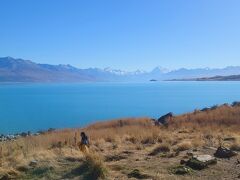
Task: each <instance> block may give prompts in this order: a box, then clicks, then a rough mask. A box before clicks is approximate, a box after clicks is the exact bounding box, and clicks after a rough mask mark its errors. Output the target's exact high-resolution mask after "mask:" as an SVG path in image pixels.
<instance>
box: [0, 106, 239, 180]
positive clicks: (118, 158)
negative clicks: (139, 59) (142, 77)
mask: <svg viewBox="0 0 240 180" xmlns="http://www.w3.org/2000/svg"><path fill="white" fill-rule="evenodd" d="M239 129H240V107H239V106H235V107H232V106H227V105H223V106H220V107H218V108H213V109H212V110H207V111H204V112H202V111H194V112H193V113H188V114H184V115H180V116H176V117H174V119H173V120H172V121H171V122H170V125H169V127H168V128H164V127H156V126H154V125H153V124H152V121H151V120H150V119H148V118H138V119H124V120H114V121H106V122H99V123H95V124H92V125H89V126H88V127H86V128H84V129H65V130H59V131H56V132H52V133H47V134H44V135H40V136H36V137H27V138H22V139H18V140H17V141H12V142H5V143H1V144H0V165H1V166H0V174H2V175H4V174H5V175H6V174H7V175H8V176H9V177H18V179H19V178H20V177H21V178H22V179H41V178H43V179H44V178H45V179H61V178H62V179H64V178H65V179H66V178H68V179H89V178H92V179H96V177H97V176H101V177H104V176H107V177H108V178H109V179H113V178H118V179H127V178H129V174H130V173H131V172H132V171H133V170H134V169H138V170H139V171H134V173H135V175H138V177H139V178H140V177H142V178H148V177H149V178H152V179H160V178H161V179H176V178H178V179H192V178H194V179H202V178H203V177H205V178H206V177H207V178H208V179H216V178H222V177H225V178H227V179H234V178H236V177H237V176H238V173H239V170H240V169H239V166H237V165H236V161H237V158H239V156H237V157H234V158H232V159H230V160H219V162H218V163H217V165H214V166H211V167H210V168H208V169H206V170H203V171H194V172H193V173H192V174H190V175H186V176H176V175H173V174H172V173H171V172H170V169H171V168H172V167H175V166H177V165H179V162H180V160H181V159H183V158H186V157H187V153H186V152H187V151H188V150H190V149H196V150H197V153H199V154H202V153H207V154H210V155H212V154H213V153H214V150H213V149H212V147H218V146H219V144H223V145H224V146H228V147H231V148H233V149H235V150H239V148H240V131H239ZM83 130H84V131H86V133H87V134H88V135H89V137H90V139H91V148H90V152H91V153H90V155H84V154H83V153H82V152H80V151H79V149H78V147H77V146H76V142H75V140H74V137H75V136H76V137H77V139H76V140H77V142H78V141H79V140H80V139H79V134H80V132H81V131H83ZM32 160H37V164H36V165H35V166H34V167H32V166H29V162H30V161H32ZM96 172H97V174H96ZM136 172H137V173H136ZM0 177H1V176H0Z"/></svg>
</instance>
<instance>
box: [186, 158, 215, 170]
mask: <svg viewBox="0 0 240 180" xmlns="http://www.w3.org/2000/svg"><path fill="white" fill-rule="evenodd" d="M216 163H217V160H216V159H215V158H214V157H212V156H210V155H207V154H205V155H195V156H193V157H192V158H191V159H189V160H188V161H187V162H186V165H187V166H189V167H191V168H192V169H195V170H201V169H204V168H206V167H207V166H208V165H210V164H216Z"/></svg>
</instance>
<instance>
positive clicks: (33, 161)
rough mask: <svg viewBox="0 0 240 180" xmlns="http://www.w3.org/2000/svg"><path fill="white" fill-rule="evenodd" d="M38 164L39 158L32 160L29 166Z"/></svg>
mask: <svg viewBox="0 0 240 180" xmlns="http://www.w3.org/2000/svg"><path fill="white" fill-rule="evenodd" d="M37 164H38V161H37V160H32V161H30V163H29V166H37Z"/></svg>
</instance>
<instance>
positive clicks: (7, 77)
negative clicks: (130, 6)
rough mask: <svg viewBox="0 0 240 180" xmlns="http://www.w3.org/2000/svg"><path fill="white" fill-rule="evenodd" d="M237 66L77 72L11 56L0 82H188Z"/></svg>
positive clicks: (236, 70)
mask: <svg viewBox="0 0 240 180" xmlns="http://www.w3.org/2000/svg"><path fill="white" fill-rule="evenodd" d="M239 74H240V66H229V67H226V68H222V69H221V68H215V69H210V68H197V69H186V68H181V69H177V70H171V71H170V70H168V69H165V68H162V67H156V68H154V69H153V70H152V71H143V70H136V71H133V72H128V71H123V70H116V69H112V68H109V67H108V68H105V69H100V68H87V69H80V68H76V67H73V66H71V65H62V64H60V65H50V64H39V63H35V62H33V61H30V60H23V59H15V58H12V57H2V58H0V82H103V81H106V82H109V81H111V82H112V81H135V82H140V81H149V80H150V79H156V80H167V79H191V78H202V77H213V76H230V75H239Z"/></svg>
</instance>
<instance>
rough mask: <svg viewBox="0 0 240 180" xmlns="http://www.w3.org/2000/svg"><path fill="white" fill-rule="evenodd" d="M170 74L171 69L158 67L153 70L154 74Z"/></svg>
mask: <svg viewBox="0 0 240 180" xmlns="http://www.w3.org/2000/svg"><path fill="white" fill-rule="evenodd" d="M168 72H170V70H169V69H167V68H164V67H161V66H157V67H155V68H154V69H153V70H152V73H168Z"/></svg>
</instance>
